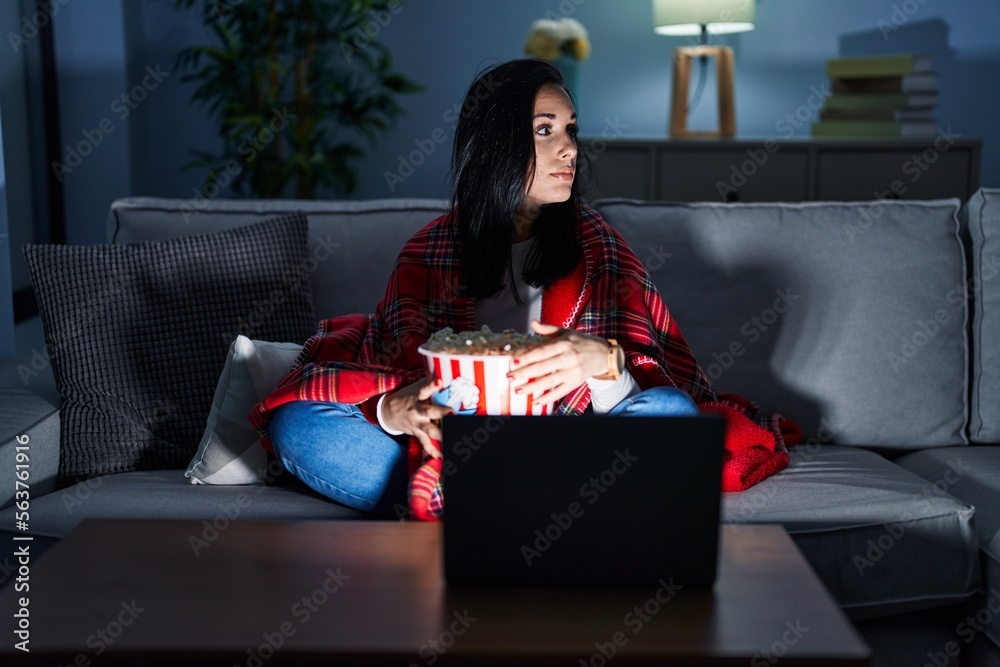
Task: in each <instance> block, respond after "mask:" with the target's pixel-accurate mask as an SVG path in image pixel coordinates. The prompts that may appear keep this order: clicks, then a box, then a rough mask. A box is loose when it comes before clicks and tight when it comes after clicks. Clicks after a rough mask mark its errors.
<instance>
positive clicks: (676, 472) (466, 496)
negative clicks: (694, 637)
mask: <svg viewBox="0 0 1000 667" xmlns="http://www.w3.org/2000/svg"><path fill="white" fill-rule="evenodd" d="M724 428H725V422H724V420H722V419H720V418H716V417H709V416H696V417H604V416H587V417H559V416H546V417H537V416H523V417H522V416H517V417H502V416H460V415H449V416H447V417H445V418H444V421H443V426H442V430H443V435H444V441H443V442H444V446H443V453H444V463H443V468H442V477H443V480H444V491H445V498H446V505H445V507H446V510H445V518H444V528H443V532H444V569H445V577H446V579H447V580H448V583H449V584H457V585H506V586H587V587H592V586H617V587H625V586H628V587H631V586H640V587H645V586H650V587H655V586H657V585H661V581H662V582H667V583H669V582H670V581H671V579H672V581H673V583H676V584H680V585H683V586H688V587H707V586H711V585H712V583H713V582H714V581H715V575H716V555H717V548H718V531H719V502H720V494H721V477H722V449H723V434H724Z"/></svg>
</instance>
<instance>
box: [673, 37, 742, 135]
mask: <svg viewBox="0 0 1000 667" xmlns="http://www.w3.org/2000/svg"><path fill="white" fill-rule="evenodd" d="M702 56H715V83H716V87H717V89H718V92H719V95H718V97H719V129H718V130H710V131H696V132H692V131H690V130H688V128H687V103H688V88H689V87H690V83H691V61H692V60H694V59H695V58H699V57H702ZM735 135H736V111H735V109H734V107H733V50H732V49H731V48H729V47H728V46H679V47H677V49H675V50H674V85H673V91H672V93H671V98H670V136H671V138H678V139H683V138H697V137H732V136H735Z"/></svg>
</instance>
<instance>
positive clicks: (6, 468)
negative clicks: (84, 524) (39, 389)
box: [0, 387, 60, 528]
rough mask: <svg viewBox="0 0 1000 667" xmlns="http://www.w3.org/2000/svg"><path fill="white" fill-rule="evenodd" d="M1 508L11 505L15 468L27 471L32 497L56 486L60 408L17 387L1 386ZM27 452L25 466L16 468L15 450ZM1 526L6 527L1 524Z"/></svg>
mask: <svg viewBox="0 0 1000 667" xmlns="http://www.w3.org/2000/svg"><path fill="white" fill-rule="evenodd" d="M0 403H2V404H3V405H4V410H3V413H2V415H0V509H3V508H5V507H9V506H10V505H13V504H14V496H15V482H16V481H17V477H15V475H16V474H17V472H18V470H27V471H28V479H27V480H26V483H27V484H28V486H29V493H30V497H31V498H37V497H39V496H42V495H44V494H46V493H49V492H51V491H54V490H55V488H56V476H57V474H58V472H59V424H60V421H59V410H58V408H55V407H54V406H53V405H52V404H51V403H49V402H48V401H46V400H45V399H43V398H41V397H40V396H37V395H36V394H34V393H32V392H31V391H28V390H27V389H21V388H16V387H0ZM18 448H21V449H20V451H21V452H23V453H25V454H26V455H27V461H26V462H24V461H23V459H24V457H22V464H24V463H26V465H27V466H28V467H27V468H20V469H19V468H18V467H17V465H18V463H17V453H18ZM2 528H8V527H7V526H3V527H2Z"/></svg>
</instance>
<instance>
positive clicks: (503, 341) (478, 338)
mask: <svg viewBox="0 0 1000 667" xmlns="http://www.w3.org/2000/svg"><path fill="white" fill-rule="evenodd" d="M544 340H545V338H544V337H542V336H539V335H538V334H535V333H519V332H517V331H514V330H513V329H506V330H505V331H502V332H493V331H491V330H490V328H489V327H487V326H484V327H483V328H482V329H480V330H479V331H460V332H458V333H456V332H455V331H454V330H452V329H450V328H446V329H441V330H440V331H438V332H436V333H434V334H432V335H431V337H430V338H429V339H428V340H427V342H426V343H425V344H424V345H421V346H420V348H419V349H418V351H419V352H420V354H422V355H424V359H425V361H426V362H427V372H428V374H429V375H431V376H432V377H435V378H440V379H442V380H444V383H445V388H444V389H442V390H441V391H440V392H438V393H439V394H441V396H440V397H439V398H438V397H436V398H435V401H437V402H439V403H442V404H447V405H450V406H451V407H452V408H454V409H455V410H456V412H459V413H460V414H472V413H475V414H480V415H544V414H549V413H550V412H552V404H551V403H537V402H535V401H534V400H533V399H532V397H531V396H529V395H527V394H517V393H515V392H514V389H515V387H512V386H511V383H510V381H509V380H508V379H507V373H508V371H510V369H511V360H512V359H513V357H514V355H516V354H520V353H522V352H525V351H527V350H530V349H531V348H533V347H537V346H538V345H540V344H542V342H544ZM519 384H520V383H519ZM446 392H447V395H445V393H446Z"/></svg>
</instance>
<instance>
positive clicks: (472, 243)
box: [251, 60, 787, 518]
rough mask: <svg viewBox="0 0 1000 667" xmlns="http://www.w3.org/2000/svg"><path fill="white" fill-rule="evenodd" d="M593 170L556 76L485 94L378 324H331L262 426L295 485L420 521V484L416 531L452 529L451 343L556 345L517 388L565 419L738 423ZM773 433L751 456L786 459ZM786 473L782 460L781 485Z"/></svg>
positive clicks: (518, 375)
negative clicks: (711, 416) (430, 351)
mask: <svg viewBox="0 0 1000 667" xmlns="http://www.w3.org/2000/svg"><path fill="white" fill-rule="evenodd" d="M582 158H583V156H582V154H581V152H580V146H579V142H578V140H577V117H576V112H575V110H574V108H573V103H572V101H571V99H570V96H569V95H568V93H567V91H566V88H565V85H564V84H563V80H562V77H561V76H560V74H559V71H558V70H557V69H556V68H555V67H553V66H552V65H550V64H549V63H546V62H544V61H540V60H515V61H511V62H507V63H503V64H501V65H498V66H496V67H494V68H492V69H490V70H488V71H486V72H485V73H483V74H482V75H481V76H480V77H479V78H478V79H477V80H476V82H475V83H474V84H473V85H472V87H471V88H470V89H469V91H468V93H467V95H466V97H465V101H464V103H463V105H462V110H461V114H460V117H459V121H458V125H457V127H456V132H455V145H454V153H453V171H454V173H453V180H454V187H453V195H452V204H453V206H452V210H451V211H450V212H449V213H448V214H446V215H443V216H441V217H440V218H438V219H436V220H434V221H432V222H431V223H430V224H428V225H427V226H426V227H424V228H423V229H422V230H420V232H418V233H417V234H416V235H414V237H413V238H411V239H410V241H409V242H408V243H407V244H406V245H405V246H404V248H403V250H402V252H401V253H400V256H399V259H398V260H397V263H396V267H395V269H394V271H393V274H392V276H391V277H390V280H389V285H388V288H387V290H386V295H385V298H384V299H383V300H382V302H381V303H379V305H378V307H377V309H376V312H375V314H374V315H373V316H372V317H371V318H370V319H369V318H367V317H361V316H348V317H342V318H334V319H332V320H327V321H325V322H323V323H322V324H321V329H320V332H319V333H318V334H317V335H316V336H315V337H313V338H312V339H310V341H309V342H308V343H307V344H306V346H305V348H304V350H303V353H302V355H301V356H300V357H299V360H298V362H297V364H296V368H295V369H294V370H293V371H292V373H291V374H290V375H289V377H288V378H286V379H285V380H284V381H283V383H282V385H281V387H279V388H278V390H276V392H275V393H274V394H272V395H271V396H269V397H268V399H267V400H265V401H264V403H262V404H261V405H259V406H257V408H256V409H255V412H254V413H253V414H252V415H251V420H252V421H253V422H254V424H255V425H256V426H257V427H258V429H259V430H260V431H261V435H262V441H263V442H264V443H265V446H267V445H268V444H270V445H271V446H272V448H273V451H274V453H275V454H276V455H277V456H278V458H279V459H280V460H281V462H282V463H283V464H284V465H285V467H286V468H287V469H288V470H290V471H291V472H292V473H293V474H294V475H295V476H296V477H298V478H300V479H301V480H302V481H304V482H305V483H306V484H308V485H309V486H311V487H312V488H314V489H315V490H317V491H319V492H320V493H323V494H325V495H327V496H329V497H331V498H333V499H335V500H337V501H339V502H341V503H344V504H347V505H350V506H352V507H357V508H360V509H366V510H372V511H382V512H385V511H392V509H393V508H397V509H398V508H399V507H401V506H405V504H406V494H407V480H408V479H409V480H410V496H409V501H410V511H411V513H412V514H413V515H414V516H416V517H418V518H433V517H436V516H438V515H440V513H441V508H442V505H441V503H442V498H441V486H440V484H439V473H440V456H441V454H440V445H439V442H440V440H441V432H440V430H439V428H438V423H439V422H438V420H439V419H440V418H441V417H443V416H444V415H446V414H449V413H450V412H452V410H451V408H448V407H445V406H443V405H440V404H438V403H437V402H435V401H434V394H435V393H436V392H438V391H439V390H440V389H442V387H441V386H440V384H439V383H436V382H435V381H433V380H432V379H431V378H428V377H427V376H426V373H425V371H424V362H423V360H422V358H421V356H420V355H419V353H418V352H417V347H418V346H419V345H420V344H422V343H423V342H425V341H426V340H427V338H428V336H429V335H430V334H432V333H433V332H435V331H437V330H439V329H442V328H444V327H451V328H453V329H455V330H470V329H477V328H479V327H480V326H482V325H483V324H487V325H489V326H490V327H491V328H492V329H493V330H502V329H504V328H513V329H516V330H519V331H524V330H525V329H526V328H527V327H528V326H529V323H530V327H531V328H532V329H533V330H534V331H535V332H537V333H538V334H541V335H542V336H544V337H545V339H546V341H545V343H544V344H543V345H541V346H539V347H536V348H534V349H531V350H530V351H528V352H525V353H524V354H522V355H520V356H519V357H518V358H515V359H514V360H513V364H514V366H515V368H514V370H512V371H511V373H510V379H511V380H512V382H513V383H514V384H515V385H516V384H518V383H523V384H522V385H521V386H520V388H519V391H522V392H527V393H529V394H531V396H532V398H533V400H535V401H540V402H554V403H556V409H555V413H556V414H582V413H584V412H591V411H592V412H594V413H596V414H610V415H661V416H666V415H684V414H696V413H697V412H698V411H699V408H698V406H702V411H706V410H711V409H715V410H723V411H725V410H726V408H723V407H721V404H720V403H719V402H718V401H717V397H716V396H715V394H714V393H713V392H712V390H711V389H710V387H709V384H708V381H707V379H706V377H705V375H704V373H702V371H701V369H700V368H699V367H698V365H697V363H696V362H695V359H694V357H693V355H692V354H691V351H690V349H689V348H688V345H687V343H686V342H685V340H684V337H683V336H682V335H681V332H680V330H679V329H678V328H677V325H676V324H675V323H674V321H673V319H672V318H671V317H670V315H669V313H668V311H667V309H666V307H665V306H664V304H663V302H662V300H661V299H660V296H659V294H658V293H657V291H656V288H655V287H654V286H653V284H652V282H651V280H650V278H649V276H648V274H647V273H646V271H645V269H644V267H643V266H642V264H641V262H639V260H638V259H637V258H636V256H635V255H634V254H633V253H632V251H631V250H630V249H629V248H628V245H627V244H626V243H625V241H624V239H623V238H622V237H621V236H620V235H619V234H618V233H617V232H615V231H614V230H612V229H611V228H610V227H609V226H608V225H607V224H606V223H605V222H604V221H603V220H602V219H601V217H600V215H598V214H597V213H596V212H595V211H593V210H592V209H590V208H588V207H587V206H585V205H584V204H583V203H582V202H581V201H580V196H579V179H578V178H577V174H578V166H579V164H580V162H581V160H582ZM529 378H531V379H530V380H529ZM713 406H714V407H713ZM748 423H750V422H748ZM758 431H759V433H756V432H755V437H757V439H758V440H759V441H760V442H754V443H753V444H755V445H760V444H761V443H763V446H764V447H765V448H766V447H770V449H771V450H772V451H773V450H774V449H775V443H774V440H773V437H771V434H770V433H768V432H767V431H765V430H763V429H760V428H758ZM769 437H770V438H771V440H770V441H768V438H769ZM408 443H409V445H410V449H409V452H407V444H408ZM781 449H783V448H781ZM408 454H409V456H408ZM781 454H783V457H784V458H782V457H781V456H780V455H781ZM421 463H422V464H423V465H421ZM786 463H787V454H784V453H783V452H779V456H778V458H777V460H773V461H770V462H769V463H768V465H769V466H770V468H771V469H769V471H767V474H771V472H773V471H774V469H780V467H784V465H785V464H786ZM414 471H415V472H414ZM411 472H413V473H414V474H412V475H411ZM759 472H760V473H763V472H765V471H764V470H761V471H759ZM764 476H766V475H764ZM397 513H398V512H397Z"/></svg>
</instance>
